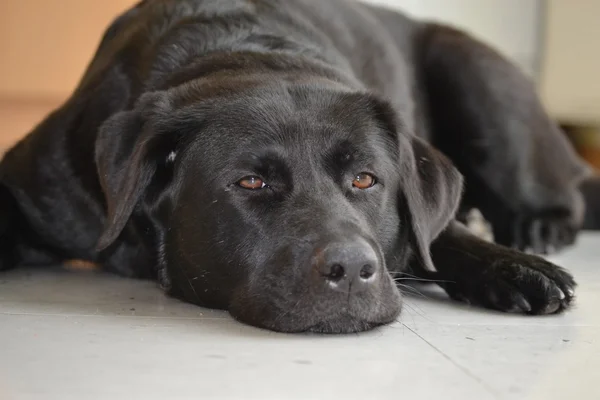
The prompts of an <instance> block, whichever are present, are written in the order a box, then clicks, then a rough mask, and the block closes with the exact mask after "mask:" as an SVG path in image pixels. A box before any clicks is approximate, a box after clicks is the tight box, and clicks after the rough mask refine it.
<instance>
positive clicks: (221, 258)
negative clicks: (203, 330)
mask: <svg viewBox="0 0 600 400" xmlns="http://www.w3.org/2000/svg"><path fill="white" fill-rule="evenodd" d="M432 145H433V146H432ZM434 146H435V147H436V148H437V150H436V149H434ZM442 153H443V154H445V155H443V154H442ZM363 172H367V173H370V174H372V175H374V176H375V177H376V183H375V184H374V185H373V186H372V187H370V188H367V189H364V190H362V189H358V188H356V187H355V186H353V180H354V179H355V177H356V176H357V175H358V174H361V173H363ZM586 174H588V170H587V167H586V166H585V165H584V164H583V163H582V162H581V161H580V160H579V159H578V158H577V156H576V155H575V153H574V151H573V150H572V148H571V147H570V145H569V144H568V143H567V141H566V140H565V139H564V137H563V136H562V134H561V132H560V131H559V130H558V128H557V126H556V124H555V123H554V122H552V121H551V120H550V119H549V117H548V116H547V115H546V113H545V112H544V110H543V109H542V107H541V105H540V102H539V100H538V99H537V97H536V95H535V91H534V88H533V86H532V84H531V83H530V82H529V80H528V79H527V78H525V77H524V76H523V75H522V73H521V72H520V71H519V70H518V69H517V68H516V67H514V66H513V65H511V64H510V63H509V62H508V61H506V60H505V59H504V58H503V57H501V56H500V55H498V54H497V53H495V52H494V51H493V50H491V49H490V48H489V47H487V46H486V45H484V44H482V43H480V42H478V41H477V40H475V39H473V38H472V37H470V36H468V35H466V34H464V33H461V32H459V31H457V30H454V29H451V28H448V27H444V26H440V25H435V24H429V23H425V22H417V21H414V20H411V19H409V18H407V17H405V16H403V15H401V14H399V13H397V12H393V11H390V10H386V9H383V8H377V7H371V6H366V5H363V4H360V3H354V2H350V1H344V0H145V1H142V2H141V3H139V4H138V5H137V6H136V7H134V8H132V9H131V10H129V11H127V12H126V13H124V14H123V15H122V16H120V17H119V18H117V20H116V21H115V22H114V23H113V25H111V26H110V27H109V28H108V30H107V32H106V34H105V36H104V38H103V39H102V42H101V44H100V46H99V49H98V52H97V54H96V55H95V57H94V59H93V60H92V62H91V64H90V66H89V67H88V70H87V72H86V74H85V76H84V77H83V79H82V81H81V83H80V86H79V87H78V88H77V89H76V90H75V92H74V93H73V96H72V97H71V98H70V99H69V100H68V101H67V102H66V103H65V104H64V105H63V106H62V107H60V108H59V109H58V110H56V111H55V112H54V113H52V114H51V115H49V116H48V117H47V118H46V120H44V121H43V122H42V123H41V124H40V125H39V126H38V127H37V128H35V129H34V131H33V132H31V134H30V135H28V136H27V137H26V138H25V139H23V140H22V141H21V142H19V143H18V144H17V145H16V146H15V147H13V148H12V149H11V150H9V151H8V152H7V153H6V155H5V156H4V159H3V160H2V163H1V164H0V239H1V240H2V241H1V242H0V269H6V268H10V267H13V266H16V265H19V264H28V263H47V264H50V263H56V262H61V261H63V260H66V259H72V258H80V259H85V260H89V261H93V262H98V263H101V264H102V265H103V266H104V267H105V268H106V269H108V270H111V271H115V272H117V273H120V274H122V275H126V276H132V277H144V278H150V279H156V280H157V281H158V282H160V284H161V286H162V287H163V288H164V289H165V290H166V291H167V292H168V293H169V294H171V295H173V296H177V297H180V298H182V299H185V300H186V301H189V302H192V303H196V304H199V305H203V306H208V307H218V308H224V309H228V310H229V311H230V312H231V314H232V315H233V316H234V317H236V318H238V319H239V320H241V321H244V322H247V323H250V324H253V325H256V326H261V327H265V328H268V329H273V330H278V331H287V332H298V331H318V332H351V331H360V330H365V329H369V328H372V327H374V326H377V325H381V324H385V323H388V322H391V321H393V320H395V319H396V317H397V316H398V314H399V312H400V309H401V297H400V292H399V291H398V289H397V288H396V286H395V284H394V279H393V278H392V277H397V276H401V274H402V273H405V272H408V271H410V272H411V273H412V274H416V275H417V276H421V277H426V278H433V279H438V280H441V281H443V282H441V283H440V285H441V286H442V287H444V288H445V289H446V290H447V291H448V293H449V294H450V295H451V296H452V297H453V298H455V299H459V300H463V301H467V302H472V303H477V304H481V305H483V306H486V307H491V308H496V309H500V310H504V311H518V312H525V313H531V314H546V313H553V312H558V311H561V310H563V309H565V308H567V307H568V305H569V303H570V302H571V300H572V298H573V295H574V292H573V290H574V287H575V283H574V281H573V279H572V277H571V276H570V275H569V274H568V273H567V272H565V271H564V270H562V269H561V268H559V267H557V266H555V265H552V264H550V263H548V262H546V261H544V260H542V259H541V258H538V257H536V256H532V255H526V254H524V253H521V252H519V251H517V250H511V249H508V248H507V247H502V246H500V245H496V244H489V243H485V242H483V241H482V240H480V239H477V238H476V237H474V236H473V235H471V234H470V233H469V232H467V231H466V230H465V228H464V227H462V226H461V225H460V224H459V223H458V222H456V221H452V220H453V218H454V215H455V214H456V212H457V211H459V210H460V211H465V210H467V209H469V208H473V207H476V208H479V209H480V210H481V211H482V212H483V214H484V215H485V216H486V217H487V218H488V219H489V220H490V221H491V222H492V224H493V227H494V233H495V234H496V237H497V240H498V242H499V243H500V244H503V245H507V246H515V247H517V248H518V249H525V248H532V249H533V250H535V251H539V252H545V251H547V250H549V249H550V248H551V247H553V248H560V247H563V246H565V245H568V244H570V243H572V242H573V241H574V239H575V235H576V233H577V231H578V230H579V228H580V227H581V224H582V221H583V215H584V207H583V205H584V199H583V196H582V194H581V191H580V189H579V186H580V184H581V183H582V182H583V179H584V178H585V177H586ZM248 176H256V177H258V178H260V179H262V180H263V181H264V182H265V183H266V185H265V187H264V188H263V189H261V190H254V191H253V190H248V189H244V188H242V187H240V186H239V185H238V184H237V183H238V182H239V181H240V180H241V179H243V178H246V177H248ZM463 176H464V185H463ZM584 185H585V186H584V187H585V188H586V189H585V190H586V193H588V192H589V193H596V194H597V193H598V187H600V184H598V183H597V181H588V182H586V183H584ZM463 191H464V196H463V197H462V202H461V194H462V193H463ZM588 206H589V208H588V214H589V215H592V214H593V213H594V212H597V211H593V210H594V207H596V208H598V206H599V205H598V203H597V200H596V201H595V203H594V204H588ZM589 210H592V211H589ZM332 243H333V244H336V245H338V244H340V243H342V244H343V246H342V250H340V251H342V253H343V252H346V253H344V254H350V253H347V250H348V249H353V250H352V251H355V250H356V249H357V248H360V249H363V250H364V249H367V250H364V251H363V250H361V251H363V253H365V252H366V253H368V254H373V257H375V258H373V257H371V258H370V260H371V261H369V262H370V263H371V264H373V265H371V264H369V268H371V267H372V269H373V271H374V272H375V273H374V275H372V277H370V278H369V279H368V280H365V282H367V283H365V285H366V286H365V287H366V289H365V290H361V291H358V290H357V289H356V288H355V289H354V291H352V290H351V289H350V288H351V286H348V290H346V291H341V290H339V288H337V289H335V287H336V286H335V282H334V283H333V284H332V283H331V281H327V282H326V280H327V279H329V278H327V277H330V276H333V275H332V273H331V272H330V271H329V270H326V267H328V266H329V265H323V257H325V255H324V254H329V253H327V251H328V250H327V249H328V248H330V247H331V246H332ZM358 244H360V246H359V245H358ZM344 246H345V247H344ZM357 246H359V247H357ZM361 246H362V247H361ZM338 247H339V246H338ZM344 249H345V250H344ZM352 254H355V253H352ZM361 254H362V253H361ZM324 271H325V272H324ZM361 273H362V270H361ZM368 275H370V274H368ZM361 276H362V275H361ZM343 279H346V278H345V277H344V278H343ZM361 279H362V278H361ZM365 279H367V278H365ZM361 282H362V281H361ZM332 288H333V289H332ZM334 289H335V290H334Z"/></svg>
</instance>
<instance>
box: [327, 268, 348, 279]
mask: <svg viewBox="0 0 600 400" xmlns="http://www.w3.org/2000/svg"><path fill="white" fill-rule="evenodd" d="M344 276H346V269H345V268H344V267H343V266H342V265H340V264H333V265H332V266H331V267H330V268H329V271H328V273H326V274H325V277H326V278H327V279H329V280H330V281H333V282H337V281H340V280H342V278H344Z"/></svg>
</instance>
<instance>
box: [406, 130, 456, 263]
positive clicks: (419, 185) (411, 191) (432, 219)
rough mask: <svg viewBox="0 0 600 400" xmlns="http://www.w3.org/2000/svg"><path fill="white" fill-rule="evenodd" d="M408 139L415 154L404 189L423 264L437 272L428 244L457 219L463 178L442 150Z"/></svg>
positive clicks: (413, 231)
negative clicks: (453, 219)
mask: <svg viewBox="0 0 600 400" xmlns="http://www.w3.org/2000/svg"><path fill="white" fill-rule="evenodd" d="M408 139H409V140H408V141H409V142H410V144H411V148H412V155H413V157H407V160H406V161H407V164H405V171H404V180H403V184H402V187H401V191H402V195H403V196H404V199H405V204H406V206H407V207H408V215H409V223H410V226H411V231H412V233H413V240H414V245H415V248H416V251H417V255H418V256H419V259H420V261H421V264H422V267H423V268H425V269H426V270H429V271H435V267H434V265H433V262H432V260H431V255H430V252H429V247H430V246H431V243H432V242H433V241H434V240H435V238H436V237H437V236H438V235H439V234H440V233H441V232H442V231H443V230H444V229H445V228H446V226H447V225H448V223H449V222H450V221H451V220H452V218H454V215H455V213H456V211H457V209H458V206H459V204H460V199H461V195H462V187H463V179H462V176H461V174H460V173H459V172H458V170H457V169H456V167H454V165H453V164H452V162H451V161H450V160H449V159H448V158H446V156H444V155H443V154H442V153H440V152H439V151H437V150H436V149H434V148H433V147H432V146H430V145H429V144H427V143H426V142H424V141H423V140H421V139H419V138H416V137H410V138H408Z"/></svg>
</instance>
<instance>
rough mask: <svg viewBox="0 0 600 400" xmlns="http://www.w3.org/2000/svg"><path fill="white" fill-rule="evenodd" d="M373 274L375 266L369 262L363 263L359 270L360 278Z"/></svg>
mask: <svg viewBox="0 0 600 400" xmlns="http://www.w3.org/2000/svg"><path fill="white" fill-rule="evenodd" d="M374 274H375V268H373V266H372V265H370V264H365V265H363V267H362V268H361V270H360V277H361V279H365V280H366V279H369V278H370V277H372V276H373V275H374Z"/></svg>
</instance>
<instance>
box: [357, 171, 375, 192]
mask: <svg viewBox="0 0 600 400" xmlns="http://www.w3.org/2000/svg"><path fill="white" fill-rule="evenodd" d="M376 183H377V180H376V179H375V177H374V176H373V175H371V174H368V173H366V172H361V173H360V174H358V175H356V176H355V177H354V180H353V181H352V186H354V187H355V188H357V189H368V188H370V187H373V186H374V185H375V184H376Z"/></svg>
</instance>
